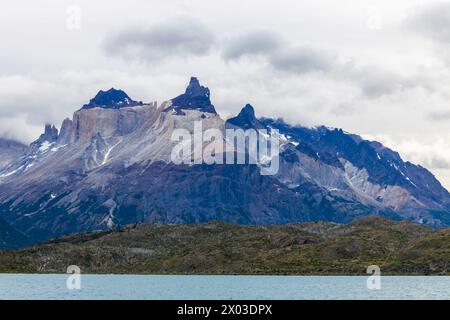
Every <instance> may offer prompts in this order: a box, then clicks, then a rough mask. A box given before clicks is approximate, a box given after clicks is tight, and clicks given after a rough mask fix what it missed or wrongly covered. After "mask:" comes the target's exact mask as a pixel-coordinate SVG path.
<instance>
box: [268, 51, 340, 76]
mask: <svg viewBox="0 0 450 320" xmlns="http://www.w3.org/2000/svg"><path fill="white" fill-rule="evenodd" d="M270 62H271V64H272V66H273V67H275V68H276V69H278V70H281V71H287V72H293V73H298V74H303V73H308V72H315V71H318V72H330V71H332V70H333V69H335V67H336V61H335V59H334V57H333V56H331V55H329V54H327V53H325V52H323V51H320V50H317V49H314V48H312V47H307V46H302V47H297V48H288V49H285V50H282V51H281V52H276V53H274V54H273V55H272V56H271V57H270Z"/></svg>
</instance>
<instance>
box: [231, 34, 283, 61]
mask: <svg viewBox="0 0 450 320" xmlns="http://www.w3.org/2000/svg"><path fill="white" fill-rule="evenodd" d="M282 45H283V39H282V38H281V36H279V35H278V34H276V33H273V32H270V31H262V30H260V31H253V32H250V33H247V34H245V35H242V36H238V37H236V38H233V39H231V40H229V41H228V42H226V43H225V45H224V49H223V53H222V56H223V58H224V59H225V60H233V59H238V58H240V57H242V56H244V55H258V54H260V55H268V54H271V53H273V52H275V51H277V50H279V49H280V48H281V46H282Z"/></svg>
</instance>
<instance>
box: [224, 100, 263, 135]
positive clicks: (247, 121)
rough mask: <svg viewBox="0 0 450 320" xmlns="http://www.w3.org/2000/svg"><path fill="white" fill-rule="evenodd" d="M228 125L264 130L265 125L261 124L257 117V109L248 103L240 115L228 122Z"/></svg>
mask: <svg viewBox="0 0 450 320" xmlns="http://www.w3.org/2000/svg"><path fill="white" fill-rule="evenodd" d="M227 123H229V124H232V125H235V126H238V127H241V128H244V129H249V128H254V129H261V128H264V125H262V124H261V122H259V120H258V119H257V118H256V116H255V109H254V108H253V107H252V105H251V104H249V103H247V104H246V105H245V106H244V107H243V108H242V109H241V111H240V112H239V114H238V115H237V116H236V117H234V118H230V119H228V120H227Z"/></svg>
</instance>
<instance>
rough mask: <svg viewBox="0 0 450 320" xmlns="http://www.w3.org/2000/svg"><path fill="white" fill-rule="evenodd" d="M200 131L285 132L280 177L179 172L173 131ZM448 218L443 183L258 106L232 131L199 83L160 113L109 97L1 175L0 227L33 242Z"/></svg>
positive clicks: (232, 123)
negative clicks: (153, 231)
mask: <svg viewBox="0 0 450 320" xmlns="http://www.w3.org/2000/svg"><path fill="white" fill-rule="evenodd" d="M200 120H201V121H202V126H203V130H206V129H208V128H216V129H219V130H220V131H222V132H223V131H224V130H225V129H226V128H242V129H251V128H255V129H267V130H269V131H271V130H274V129H277V130H278V131H279V135H278V136H277V139H279V141H280V146H281V151H280V152H281V153H280V168H279V171H278V173H277V174H276V175H273V176H264V175H261V172H260V171H261V168H260V167H259V166H258V165H253V164H246V165H237V164H236V165H219V164H216V165H206V164H196V165H189V164H181V165H176V164H174V163H173V162H171V153H172V150H173V148H174V146H175V145H176V143H175V142H174V141H172V140H171V136H172V133H173V132H174V130H175V129H186V130H188V131H189V132H193V130H194V122H195V121H200ZM207 144H208V143H206V142H203V144H202V145H201V146H200V147H205V145H207ZM197 148H198V146H197ZM195 154H196V152H195V149H194V150H192V156H193V157H194V156H195ZM449 212H450V195H449V193H448V192H447V190H445V189H444V188H443V187H442V186H441V185H440V183H439V182H438V181H437V180H436V179H435V177H434V176H433V175H432V174H431V173H430V172H429V171H427V170H426V169H425V168H422V167H420V166H416V165H414V164H411V163H409V162H404V161H403V160H402V159H401V158H400V156H399V155H398V154H397V153H396V152H394V151H392V150H390V149H388V148H386V147H384V146H383V145H381V144H380V143H378V142H371V141H366V140H363V139H362V138H361V137H359V136H356V135H352V134H348V133H345V132H343V131H342V130H341V129H330V128H326V127H317V128H305V127H301V126H292V125H288V124H286V123H285V122H283V121H282V120H274V119H266V118H262V119H257V118H256V116H255V110H254V109H253V107H252V106H250V105H246V106H245V107H244V108H243V110H242V111H241V112H240V113H239V115H238V116H236V117H235V118H231V119H228V120H226V121H225V120H223V119H222V118H220V116H219V115H218V114H217V112H216V110H215V108H214V106H213V105H212V103H211V101H210V91H209V89H208V88H206V87H203V86H201V85H200V83H199V81H198V80H197V79H196V78H191V80H190V83H189V85H188V87H187V89H186V91H185V93H183V94H181V95H179V96H178V97H176V98H173V99H171V100H169V101H167V102H164V103H162V104H161V105H157V104H156V103H140V102H139V103H138V102H135V101H134V100H132V99H131V98H130V97H129V96H128V95H126V94H125V93H124V92H123V91H121V90H115V89H111V90H109V91H106V92H103V91H100V92H99V94H97V96H96V97H95V98H94V99H92V100H91V101H90V102H89V104H87V105H85V106H83V107H82V108H81V109H80V110H78V111H76V112H75V113H74V115H73V117H72V119H65V120H64V121H63V123H62V125H61V130H60V131H59V132H58V130H57V129H56V128H55V127H54V126H46V128H45V132H44V134H42V135H41V136H40V137H39V138H38V139H37V140H36V141H35V142H33V143H32V144H31V145H30V147H29V148H28V149H27V150H26V151H25V152H24V155H22V156H19V157H18V158H17V159H16V160H14V161H13V162H11V163H9V164H8V165H6V166H5V167H3V168H2V169H0V217H2V218H3V219H5V220H6V221H7V222H8V223H10V224H11V226H13V227H14V228H16V229H17V230H20V231H21V232H23V233H25V234H27V235H29V236H30V237H32V238H33V239H34V240H35V241H42V240H45V239H48V238H51V237H56V236H60V235H63V234H67V233H71V232H77V231H87V230H96V229H108V228H113V227H117V226H120V225H124V224H130V223H141V222H157V223H192V222H203V221H209V220H222V221H226V222H232V223H241V224H282V223H288V222H296V221H317V220H327V221H334V222H347V221H351V220H354V219H356V218H358V217H360V216H365V215H372V214H375V215H385V216H389V217H391V218H396V219H408V220H412V221H415V222H418V223H425V224H429V225H435V226H441V225H450V214H449Z"/></svg>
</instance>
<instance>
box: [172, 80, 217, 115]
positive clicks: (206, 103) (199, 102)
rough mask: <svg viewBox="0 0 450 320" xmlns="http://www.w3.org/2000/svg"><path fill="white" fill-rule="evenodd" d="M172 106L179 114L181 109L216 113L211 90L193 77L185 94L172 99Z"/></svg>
mask: <svg viewBox="0 0 450 320" xmlns="http://www.w3.org/2000/svg"><path fill="white" fill-rule="evenodd" d="M172 106H173V108H174V109H175V110H176V111H177V112H179V113H181V109H185V110H199V111H203V112H210V113H216V109H215V108H214V106H213V105H212V104H211V100H210V92H209V89H208V88H207V87H204V86H202V85H201V84H200V82H199V81H198V79H197V78H196V77H191V79H190V81H189V85H188V86H187V88H186V91H185V92H184V93H183V94H181V95H179V96H178V97H175V98H173V99H172Z"/></svg>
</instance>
